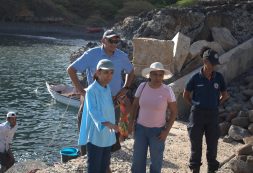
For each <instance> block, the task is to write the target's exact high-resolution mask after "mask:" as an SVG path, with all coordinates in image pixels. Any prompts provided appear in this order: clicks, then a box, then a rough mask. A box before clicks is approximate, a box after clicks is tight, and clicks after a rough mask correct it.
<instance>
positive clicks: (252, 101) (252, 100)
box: [250, 96, 253, 105]
mask: <svg viewBox="0 0 253 173" xmlns="http://www.w3.org/2000/svg"><path fill="white" fill-rule="evenodd" d="M250 102H251V104H252V105H253V96H252V97H251V98H250Z"/></svg>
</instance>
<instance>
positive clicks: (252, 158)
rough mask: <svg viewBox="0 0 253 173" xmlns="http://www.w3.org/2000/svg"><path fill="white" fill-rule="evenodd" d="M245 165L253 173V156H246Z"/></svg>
mask: <svg viewBox="0 0 253 173" xmlns="http://www.w3.org/2000/svg"><path fill="white" fill-rule="evenodd" d="M246 163H247V165H248V166H249V168H250V169H251V170H252V172H253V156H248V157H247V161H246Z"/></svg>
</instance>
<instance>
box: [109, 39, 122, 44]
mask: <svg viewBox="0 0 253 173" xmlns="http://www.w3.org/2000/svg"><path fill="white" fill-rule="evenodd" d="M107 40H108V42H109V43H110V44H118V43H119V42H120V40H119V39H117V40H113V39H111V38H107Z"/></svg>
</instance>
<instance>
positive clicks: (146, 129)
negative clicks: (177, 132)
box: [129, 62, 177, 173]
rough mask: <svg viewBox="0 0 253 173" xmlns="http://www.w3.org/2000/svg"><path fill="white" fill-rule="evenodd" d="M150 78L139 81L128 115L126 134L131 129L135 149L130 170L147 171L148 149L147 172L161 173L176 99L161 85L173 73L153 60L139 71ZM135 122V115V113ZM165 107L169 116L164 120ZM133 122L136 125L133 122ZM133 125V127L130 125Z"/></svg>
mask: <svg viewBox="0 0 253 173" xmlns="http://www.w3.org/2000/svg"><path fill="white" fill-rule="evenodd" d="M142 75H143V76H144V77H146V78H148V79H149V81H148V82H144V83H141V84H140V86H139V87H138V88H137V90H136V93H135V98H134V102H133V109H132V111H131V114H130V117H131V118H130V122H129V133H130V134H131V132H132V131H133V129H134V140H135V141H134V152H133V164H132V168H131V171H132V173H146V160H147V151H148V147H149V151H150V158H151V164H150V173H160V172H161V169H162V162H163V151H164V147H165V140H166V138H167V136H168V134H169V131H170V129H171V127H172V125H173V123H174V121H175V119H176V116H177V106H176V98H175V95H174V93H173V91H172V89H171V88H170V87H169V86H167V85H165V84H163V80H164V79H168V78H170V77H171V76H172V74H171V73H170V71H168V70H166V69H164V66H163V64H161V63H160V62H154V63H152V64H151V65H150V68H145V69H143V70H142ZM138 107H139V108H140V109H139V112H138V117H137V122H136V123H135V122H134V120H135V119H136V117H135V115H137V111H138ZM167 109H169V111H170V115H169V117H168V119H167V121H166V117H167V112H166V111H167ZM135 124H136V125H135ZM134 126H135V128H133V127H134Z"/></svg>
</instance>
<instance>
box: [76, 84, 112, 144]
mask: <svg viewBox="0 0 253 173" xmlns="http://www.w3.org/2000/svg"><path fill="white" fill-rule="evenodd" d="M106 121H108V122H111V123H112V124H115V112H114V106H113V101H112V95H111V90H110V87H109V85H107V87H106V88H105V87H102V86H101V85H100V84H99V83H98V82H97V81H94V82H93V83H92V84H91V85H90V86H89V87H88V89H87V91H86V95H85V101H84V107H83V115H82V122H81V128H80V134H79V140H78V144H79V145H86V144H87V143H88V142H90V143H92V144H93V145H96V146H99V147H109V146H112V145H113V144H114V143H115V142H116V137H115V132H113V131H110V130H109V128H107V127H105V126H104V125H102V122H106Z"/></svg>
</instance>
